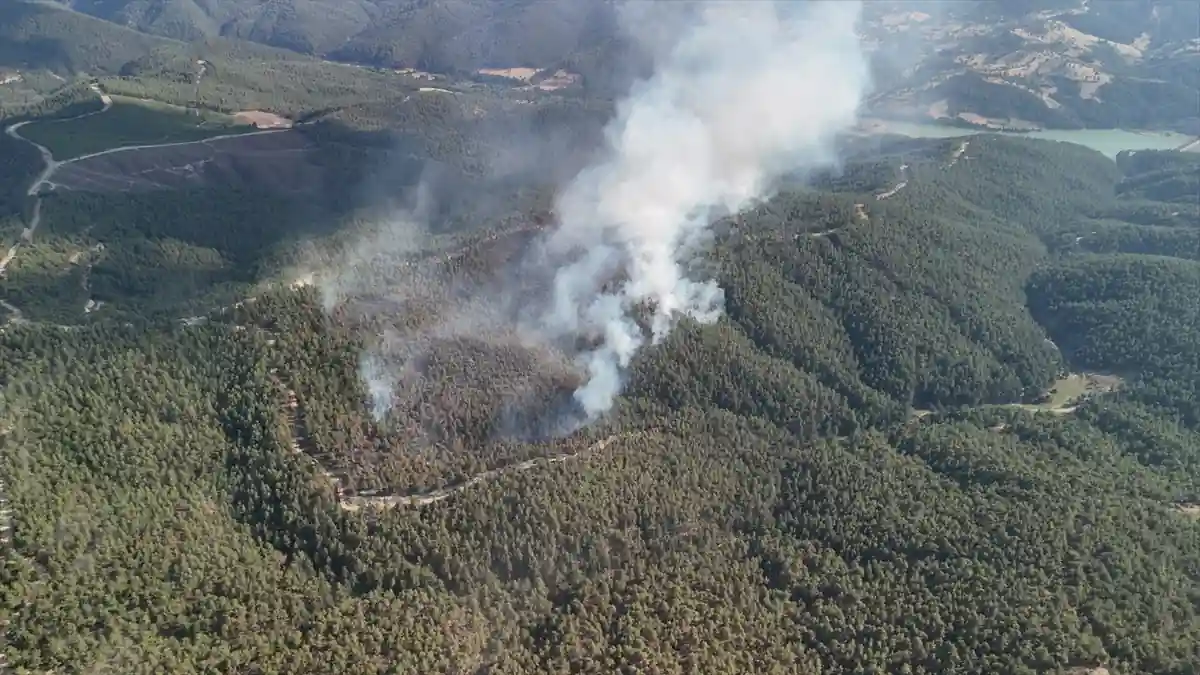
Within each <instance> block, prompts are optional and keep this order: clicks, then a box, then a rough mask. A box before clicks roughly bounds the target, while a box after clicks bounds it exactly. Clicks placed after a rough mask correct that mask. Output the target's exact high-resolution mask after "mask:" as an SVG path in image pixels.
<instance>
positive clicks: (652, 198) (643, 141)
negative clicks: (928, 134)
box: [541, 1, 869, 417]
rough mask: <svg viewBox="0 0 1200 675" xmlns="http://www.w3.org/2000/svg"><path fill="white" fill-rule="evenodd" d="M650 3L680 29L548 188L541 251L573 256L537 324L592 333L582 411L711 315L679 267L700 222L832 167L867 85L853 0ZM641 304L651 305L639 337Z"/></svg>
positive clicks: (704, 295)
mask: <svg viewBox="0 0 1200 675" xmlns="http://www.w3.org/2000/svg"><path fill="white" fill-rule="evenodd" d="M654 4H656V5H658V6H659V8H662V7H670V6H675V7H679V8H686V9H685V10H684V11H686V12H687V13H688V14H687V17H686V19H685V23H684V25H683V27H682V28H679V27H677V26H673V28H675V30H673V31H672V32H673V33H674V34H675V35H677V38H676V39H675V40H674V41H673V44H672V45H670V46H669V47H668V48H667V49H665V50H664V51H662V52H661V53H660V54H659V55H658V58H657V59H656V67H655V72H654V74H653V76H651V77H650V78H649V79H648V80H646V81H643V82H640V83H638V84H637V85H635V86H634V88H633V90H632V92H631V93H630V95H629V97H628V98H627V99H626V100H625V101H624V102H623V103H622V104H621V105H620V106H619V109H618V114H617V116H616V117H615V119H614V120H613V121H612V123H611V124H610V125H609V126H608V129H607V131H606V143H607V148H606V153H605V155H604V157H603V159H602V161H600V162H598V163H596V164H595V165H593V166H591V167H590V168H588V169H586V170H585V171H583V172H582V173H580V174H579V176H578V177H577V178H576V179H575V180H574V181H573V182H571V183H570V185H569V186H568V187H567V188H566V190H565V191H564V192H563V193H562V194H561V197H560V199H559V201H558V214H559V217H560V219H561V225H560V227H559V229H558V230H557V231H555V232H554V233H553V234H552V235H551V237H550V239H549V241H548V247H547V248H548V250H549V251H550V252H551V254H559V255H564V254H572V253H573V254H574V256H575V257H574V259H573V261H572V262H571V263H569V264H566V265H565V266H563V267H561V268H560V269H559V270H558V271H557V273H556V275H555V281H554V290H553V300H552V302H551V304H550V307H549V308H548V309H547V310H546V311H545V312H544V314H543V315H542V317H541V320H542V328H543V330H545V331H546V332H547V333H548V336H549V337H566V336H576V337H584V338H588V339H590V340H592V341H593V342H596V343H598V346H596V347H595V348H593V349H591V350H590V351H587V352H586V353H584V354H582V355H581V365H583V367H584V368H585V369H586V371H587V382H586V384H584V385H583V386H582V387H581V388H580V389H579V390H578V391H577V392H576V400H577V401H578V402H579V403H580V405H581V406H582V407H583V409H584V411H585V412H586V413H587V415H588V416H589V417H595V416H597V415H600V414H602V413H604V412H605V411H607V410H608V409H609V408H610V407H611V405H612V402H613V399H614V397H615V396H616V395H617V394H618V393H619V389H620V377H621V372H622V370H623V369H624V368H625V367H627V366H628V365H629V362H630V359H631V358H632V357H633V355H634V353H635V352H636V351H637V350H638V349H639V348H640V347H641V346H642V345H643V344H645V343H646V341H647V340H649V341H651V342H657V341H659V340H661V339H662V338H663V337H664V336H666V335H667V333H668V332H669V330H670V329H671V326H672V325H673V323H674V322H675V321H676V320H677V319H678V318H679V317H682V316H689V317H691V318H693V319H695V320H697V321H701V322H710V321H713V320H715V319H716V318H717V317H719V316H720V313H721V309H722V300H723V296H722V292H721V289H720V288H718V287H717V285H716V284H715V283H714V282H712V281H697V280H692V279H689V278H687V276H686V275H685V274H684V271H683V264H684V263H686V262H687V258H688V257H689V256H690V255H692V254H693V252H694V250H695V246H696V245H697V244H698V243H699V242H701V241H702V239H703V235H704V234H705V230H706V228H707V227H708V225H709V224H710V223H711V221H712V219H713V218H714V217H715V216H717V215H719V214H721V213H731V212H736V211H739V210H741V209H744V208H746V207H747V206H749V205H751V204H752V203H754V202H755V201H757V200H760V199H763V198H765V197H767V196H769V194H770V192H771V189H772V187H773V184H774V182H775V181H777V180H778V179H779V178H780V177H781V176H782V175H783V174H785V173H788V174H792V173H794V172H796V171H804V170H811V169H816V168H818V167H821V166H824V165H827V164H829V163H831V162H833V161H834V160H835V157H834V140H835V137H836V136H837V134H839V133H840V132H843V131H846V130H847V129H848V128H849V127H851V126H852V125H853V124H854V123H855V120H856V116H857V112H858V108H859V105H860V103H861V101H862V99H863V97H864V96H865V94H866V92H867V88H868V84H869V69H868V64H867V60H866V57H865V55H864V53H863V50H862V47H861V45H860V40H859V37H858V35H857V34H856V32H855V31H856V24H857V21H858V18H859V15H860V6H859V3H857V2H841V1H833V2H808V3H794V2H738V1H732V2H706V3H702V4H699V5H691V4H690V3H687V4H685V3H654ZM634 6H635V7H639V5H634ZM660 11H661V9H660ZM614 278H620V279H622V281H621V282H620V283H619V285H618V286H617V287H616V288H611V289H610V288H608V285H609V284H611V282H612V281H613V279H614ZM639 307H649V309H650V311H651V312H652V316H651V319H650V326H649V330H648V333H649V335H647V334H646V333H647V331H645V330H643V328H642V327H641V326H640V325H639V323H638V322H637V321H636V320H635V316H634V312H635V310H637V308H639Z"/></svg>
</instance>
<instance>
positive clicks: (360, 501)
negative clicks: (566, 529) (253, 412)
mask: <svg viewBox="0 0 1200 675" xmlns="http://www.w3.org/2000/svg"><path fill="white" fill-rule="evenodd" d="M271 376H272V379H274V380H275V384H276V386H278V387H279V388H280V389H282V390H283V393H284V397H285V399H286V403H285V404H284V416H285V417H286V418H287V421H288V424H287V427H288V429H289V433H290V434H291V438H290V439H288V440H289V445H290V446H291V449H292V453H293V454H296V455H304V456H306V457H307V458H308V460H309V461H310V462H312V464H313V465H314V466H315V467H316V468H317V470H318V471H319V472H320V473H321V474H322V475H323V476H325V478H326V479H328V480H329V481H330V482H331V483H332V484H333V486H334V489H335V490H336V491H337V493H338V505H339V506H341V507H342V508H343V509H345V510H347V511H361V510H363V509H368V508H392V507H396V506H425V505H426V504H432V503H434V502H440V501H442V500H443V499H447V498H449V497H452V496H453V495H455V494H458V493H459V492H462V491H463V490H466V489H467V488H470V487H473V486H475V485H478V484H480V483H482V482H484V481H488V480H493V479H496V478H499V477H500V476H502V475H504V474H507V473H516V472H518V471H528V470H529V469H533V468H535V467H539V466H546V465H550V464H557V463H559V462H565V461H567V460H570V459H576V458H580V457H584V456H586V455H592V454H594V453H597V452H600V451H601V450H604V449H605V448H606V447H608V446H609V444H611V443H613V442H614V441H618V440H627V439H631V438H635V437H637V436H640V435H641V432H632V433H625V434H613V435H611V436H609V437H607V438H604V439H601V440H599V441H596V442H595V443H592V444H591V445H589V446H588V447H586V448H583V449H581V450H577V451H576V452H563V453H559V454H557V455H552V456H550V457H538V458H534V459H527V460H524V461H521V462H516V463H514V464H510V465H508V466H502V467H499V468H496V469H490V470H488V471H481V472H479V473H477V474H475V475H474V476H472V477H470V478H468V479H467V480H465V481H462V482H461V483H456V484H454V485H450V486H447V487H444V488H439V489H437V490H430V491H428V492H422V493H420V494H415V495H380V496H365V495H356V496H353V497H350V496H343V495H342V494H341V489H340V484H341V480H340V479H339V478H338V477H337V476H336V475H335V474H334V473H333V472H331V471H330V470H329V469H327V468H326V467H324V466H323V465H322V464H321V463H320V462H319V461H318V460H317V459H316V458H315V457H313V456H312V455H311V454H310V451H309V450H308V449H306V446H309V441H308V439H310V438H311V435H310V433H309V430H308V426H307V423H306V422H305V416H304V412H303V410H301V408H300V405H299V402H298V399H297V397H296V392H295V390H293V389H292V388H291V387H290V386H288V384H287V383H286V382H285V381H284V380H283V378H282V377H280V376H279V374H278V371H276V370H274V369H272V373H271Z"/></svg>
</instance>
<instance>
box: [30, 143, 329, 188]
mask: <svg viewBox="0 0 1200 675" xmlns="http://www.w3.org/2000/svg"><path fill="white" fill-rule="evenodd" d="M313 151H314V146H313V145H312V144H311V142H310V141H309V140H308V139H307V138H305V137H304V136H303V135H301V134H299V133H296V132H294V131H281V132H279V133H272V134H257V135H248V136H237V137H232V138H222V139H218V140H211V141H202V142H197V143H188V144H183V145H174V146H165V147H152V148H140V149H132V150H127V151H123V152H112V153H109V154H104V155H98V156H96V157H91V158H88V159H82V160H79V161H77V162H72V163H70V164H64V165H63V166H61V167H60V168H59V169H58V170H57V171H55V173H54V175H53V176H52V178H51V182H52V183H53V184H54V186H55V188H56V189H59V190H76V191H79V192H144V191H152V190H171V189H179V188H186V187H197V186H201V185H212V184H246V183H249V184H253V185H256V186H261V187H263V188H265V189H270V190H278V191H281V192H296V191H304V190H308V189H310V188H314V187H316V186H317V185H319V182H320V180H321V173H320V169H319V168H318V167H316V166H315V165H313V164H312V163H310V162H307V161H305V159H306V156H307V155H309V154H310V153H312V152H313Z"/></svg>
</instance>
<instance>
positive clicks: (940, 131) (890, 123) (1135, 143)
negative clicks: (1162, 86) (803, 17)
mask: <svg viewBox="0 0 1200 675" xmlns="http://www.w3.org/2000/svg"><path fill="white" fill-rule="evenodd" d="M855 132H856V133H858V134H862V135H867V136H874V135H882V134H895V135H898V136H908V137H910V138H958V137H961V136H977V135H980V134H997V135H1000V136H1015V137H1019V138H1036V139H1040V140H1047V141H1060V142H1065V143H1075V144H1077V145H1082V146H1085V147H1088V148H1091V149H1093V150H1096V151H1098V152H1101V153H1103V154H1105V155H1107V156H1108V157H1110V158H1115V157H1116V156H1117V154H1118V153H1120V152H1123V151H1126V150H1179V151H1183V152H1192V151H1197V152H1200V138H1198V137H1196V136H1192V135H1189V134H1183V133H1179V132H1176V131H1154V130H1149V129H1034V130H1013V131H1005V130H999V129H989V128H985V127H965V126H958V125H951V124H937V123H932V122H911V121H905V120H891V119H886V118H880V117H869V118H863V119H862V120H861V121H860V122H859V124H858V125H857V126H856V128H855Z"/></svg>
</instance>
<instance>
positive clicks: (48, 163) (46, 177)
mask: <svg viewBox="0 0 1200 675" xmlns="http://www.w3.org/2000/svg"><path fill="white" fill-rule="evenodd" d="M92 91H94V92H96V95H97V96H99V97H100V102H101V103H102V104H103V107H101V109H100V110H93V111H92V112H88V113H84V114H82V115H76V116H75V117H68V118H65V119H61V120H26V121H24V122H17V123H16V124H13V125H10V126H8V127H7V128H5V130H4V133H5V134H7V135H8V136H9V137H11V138H14V139H16V140H18V141H23V142H25V143H28V144H30V145H32V146H33V147H35V148H37V150H38V153H40V154H41V156H42V165H43V166H42V171H41V173H39V174H38V176H37V178H35V179H34V181H33V184H31V185H30V186H29V189H28V190H26V191H25V194H26V195H28V196H30V197H33V198H34V202H33V214H32V217H31V218H30V220H29V226H28V227H26V228H25V229H24V230H22V232H21V240H20V241H18V242H17V243H15V244H13V245H12V247H11V248H9V249H8V252H7V253H6V254H5V255H4V257H3V258H0V276H2V275H3V274H4V272H5V270H6V269H7V268H8V265H9V264H10V263H11V262H12V260H13V258H15V257H16V255H17V250H18V249H19V248H20V246H21V243H22V242H23V243H26V244H28V243H30V242H32V241H33V234H34V232H36V231H37V228H38V225H40V224H41V222H42V200H41V197H40V195H41V193H42V188H43V187H48V188H49V189H50V190H53V189H54V188H55V187H56V186H55V185H54V182H53V181H52V180H51V179H52V178H53V177H54V174H55V173H56V172H57V171H58V170H59V169H61V168H62V167H64V166H67V165H69V164H74V163H75V162H82V161H83V160H85V159H92V158H93V157H102V156H105V155H112V154H115V153H119V152H134V151H137V150H149V149H151V148H172V147H179V146H184V145H204V144H208V143H212V142H213V141H220V140H224V139H228V138H241V137H244V136H264V135H266V134H277V133H280V132H283V131H288V129H264V130H261V131H247V132H241V133H233V134H222V135H220V136H212V137H209V138H204V139H201V140H198V141H177V142H174V143H149V144H144V145H122V146H118V147H115V148H109V149H107V150H101V151H99V152H90V153H88V154H86V155H79V156H78V157H71V158H70V159H64V160H56V159H55V158H54V154H53V153H51V152H50V149H49V148H47V147H46V146H44V145H41V144H38V143H35V142H34V141H31V140H29V139H28V138H26V137H24V136H22V135H21V128H22V127H24V126H25V125H27V124H32V123H34V122H42V123H45V124H61V123H63V122H74V121H77V120H81V119H83V118H85V117H91V116H92V115H99V114H102V113H105V112H108V110H109V109H110V108H112V105H113V101H112V98H111V97H110V96H109V95H108V94H105V93H104V92H102V91H101V90H100V87H99V85H96V84H93V85H92Z"/></svg>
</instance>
